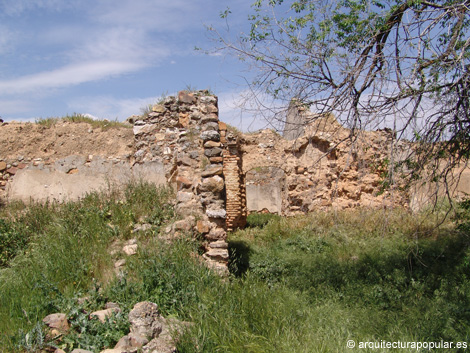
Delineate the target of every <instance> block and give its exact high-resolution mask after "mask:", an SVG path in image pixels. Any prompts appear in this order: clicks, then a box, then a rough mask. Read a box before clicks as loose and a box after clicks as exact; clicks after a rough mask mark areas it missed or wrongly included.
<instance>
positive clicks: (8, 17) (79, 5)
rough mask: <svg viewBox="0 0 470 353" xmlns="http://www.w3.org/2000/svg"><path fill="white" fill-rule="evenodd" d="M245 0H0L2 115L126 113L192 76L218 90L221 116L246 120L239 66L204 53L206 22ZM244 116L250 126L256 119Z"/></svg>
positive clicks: (246, 7) (240, 8)
mask: <svg viewBox="0 0 470 353" xmlns="http://www.w3.org/2000/svg"><path fill="white" fill-rule="evenodd" d="M251 2H252V0H237V1H229V0H204V1H194V0H0V116H2V118H3V119H4V120H7V121H9V120H22V121H34V120H35V119H37V118H47V117H57V116H64V115H66V114H72V113H82V114H91V115H92V116H95V117H98V118H106V119H116V118H117V119H118V120H125V119H126V118H127V117H128V116H130V115H132V114H139V113H140V112H141V108H143V107H144V106H146V105H148V104H150V103H154V102H155V101H156V100H158V98H160V97H161V96H162V94H174V93H176V92H177V91H179V90H181V89H185V88H186V87H188V86H190V87H193V88H197V89H206V88H209V89H211V90H212V91H213V92H214V93H215V94H217V95H218V96H219V108H220V111H221V112H220V118H221V120H223V121H227V122H229V123H231V124H232V125H235V126H237V127H239V128H243V129H249V126H250V124H251V123H252V121H251V119H252V118H251V117H250V116H249V114H246V113H245V114H242V113H241V111H240V109H238V108H237V107H236V102H237V100H238V99H239V98H238V97H239V96H238V95H239V94H240V93H242V94H243V91H244V90H246V87H245V86H244V80H243V76H244V75H245V74H246V72H244V70H245V69H246V67H245V66H243V64H242V63H240V62H238V61H237V60H236V59H234V58H230V57H225V56H222V55H206V54H203V53H201V52H198V51H195V50H194V47H202V48H208V49H209V48H211V47H213V46H214V43H213V42H211V40H210V39H209V36H208V32H207V30H206V29H205V27H204V26H205V25H214V26H216V27H220V28H222V27H223V26H224V22H223V20H222V19H220V17H219V13H220V12H221V11H223V10H225V9H226V8H227V7H230V9H231V11H232V14H231V18H230V25H231V31H232V32H236V31H242V30H243V27H244V26H246V24H247V21H246V19H247V15H248V13H249V12H250V4H251ZM262 125H263V124H262V123H256V124H254V125H253V124H251V129H253V128H259V127H262Z"/></svg>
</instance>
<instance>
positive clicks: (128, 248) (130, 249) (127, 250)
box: [122, 244, 138, 256]
mask: <svg viewBox="0 0 470 353" xmlns="http://www.w3.org/2000/svg"><path fill="white" fill-rule="evenodd" d="M137 248H138V245H137V244H132V245H125V246H124V247H123V248H122V251H123V252H124V254H126V255H127V256H132V255H135V254H137Z"/></svg>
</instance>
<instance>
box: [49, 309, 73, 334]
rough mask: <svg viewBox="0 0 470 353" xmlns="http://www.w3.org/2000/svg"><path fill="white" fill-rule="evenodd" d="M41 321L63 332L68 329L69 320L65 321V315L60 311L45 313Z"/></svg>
mask: <svg viewBox="0 0 470 353" xmlns="http://www.w3.org/2000/svg"><path fill="white" fill-rule="evenodd" d="M42 322H44V323H45V324H46V325H47V326H48V327H50V328H51V329H57V330H58V331H60V332H62V333H64V332H67V331H68V330H69V329H70V325H69V322H68V321H67V315H65V314H62V313H56V314H50V315H47V316H46V317H45V318H44V319H43V320H42Z"/></svg>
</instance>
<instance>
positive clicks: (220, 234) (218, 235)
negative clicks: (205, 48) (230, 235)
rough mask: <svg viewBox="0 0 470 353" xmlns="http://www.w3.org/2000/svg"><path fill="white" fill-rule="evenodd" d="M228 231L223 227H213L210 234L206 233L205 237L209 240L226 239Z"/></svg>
mask: <svg viewBox="0 0 470 353" xmlns="http://www.w3.org/2000/svg"><path fill="white" fill-rule="evenodd" d="M226 235H227V233H226V232H225V230H223V229H222V228H212V229H211V230H210V231H209V233H208V234H206V235H205V238H206V239H208V240H219V239H225V237H226Z"/></svg>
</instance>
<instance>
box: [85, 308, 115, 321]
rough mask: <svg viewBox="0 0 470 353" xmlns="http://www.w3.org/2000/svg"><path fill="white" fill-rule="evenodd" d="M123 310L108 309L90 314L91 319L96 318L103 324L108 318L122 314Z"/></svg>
mask: <svg viewBox="0 0 470 353" xmlns="http://www.w3.org/2000/svg"><path fill="white" fill-rule="evenodd" d="M120 312H121V309H120V308H108V309H104V310H98V311H94V312H92V313H91V314H90V316H91V317H96V318H98V320H100V321H101V322H102V323H104V322H105V321H106V318H107V317H109V316H111V315H113V314H117V313H120Z"/></svg>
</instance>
